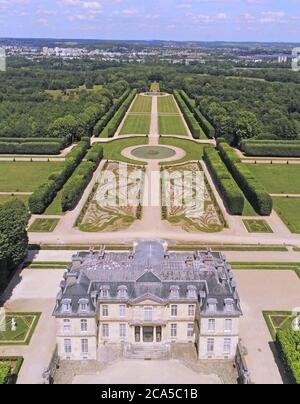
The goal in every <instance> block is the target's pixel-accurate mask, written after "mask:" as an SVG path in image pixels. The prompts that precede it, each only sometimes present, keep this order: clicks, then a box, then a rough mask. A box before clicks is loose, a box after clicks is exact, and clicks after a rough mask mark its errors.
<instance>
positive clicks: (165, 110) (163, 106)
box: [158, 95, 179, 114]
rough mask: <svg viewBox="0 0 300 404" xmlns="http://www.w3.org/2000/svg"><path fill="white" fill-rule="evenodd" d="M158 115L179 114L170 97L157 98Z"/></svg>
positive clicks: (172, 98)
mask: <svg viewBox="0 0 300 404" xmlns="http://www.w3.org/2000/svg"><path fill="white" fill-rule="evenodd" d="M158 113H162V114H179V110H178V107H177V104H176V102H175V100H174V97H173V96H172V95H169V96H165V97H158Z"/></svg>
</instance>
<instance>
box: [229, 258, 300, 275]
mask: <svg viewBox="0 0 300 404" xmlns="http://www.w3.org/2000/svg"><path fill="white" fill-rule="evenodd" d="M229 264H230V265H231V266H232V269H234V270H239V271H242V270H244V271H293V272H295V274H296V275H297V276H298V278H299V279H300V264H299V263H297V262H291V263H289V262H287V263H286V262H229Z"/></svg>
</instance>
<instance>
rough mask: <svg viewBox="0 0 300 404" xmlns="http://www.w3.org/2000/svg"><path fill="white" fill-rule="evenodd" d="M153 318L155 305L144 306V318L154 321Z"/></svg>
mask: <svg viewBox="0 0 300 404" xmlns="http://www.w3.org/2000/svg"><path fill="white" fill-rule="evenodd" d="M152 319H153V307H144V320H145V321H152Z"/></svg>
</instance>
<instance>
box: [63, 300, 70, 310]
mask: <svg viewBox="0 0 300 404" xmlns="http://www.w3.org/2000/svg"><path fill="white" fill-rule="evenodd" d="M62 311H63V312H64V313H66V312H69V311H71V300H70V299H66V300H63V301H62Z"/></svg>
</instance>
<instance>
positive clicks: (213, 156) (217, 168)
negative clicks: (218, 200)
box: [204, 147, 245, 216]
mask: <svg viewBox="0 0 300 404" xmlns="http://www.w3.org/2000/svg"><path fill="white" fill-rule="evenodd" d="M204 161H205V163H206V165H207V168H208V170H209V172H210V174H211V176H212V178H213V179H214V181H215V183H216V185H217V187H218V189H219V191H220V193H221V196H222V198H223V200H224V203H225V205H226V206H227V209H228V212H229V213H230V214H231V215H240V216H241V215H242V214H243V210H244V204H245V198H244V195H243V193H242V192H241V190H240V189H239V187H238V186H237V184H236V182H235V181H234V179H233V178H232V176H231V175H230V174H229V172H228V169H227V167H226V166H225V164H224V163H223V162H222V160H221V158H220V156H219V153H218V152H217V151H216V150H215V149H213V148H208V147H206V148H205V149H204Z"/></svg>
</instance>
